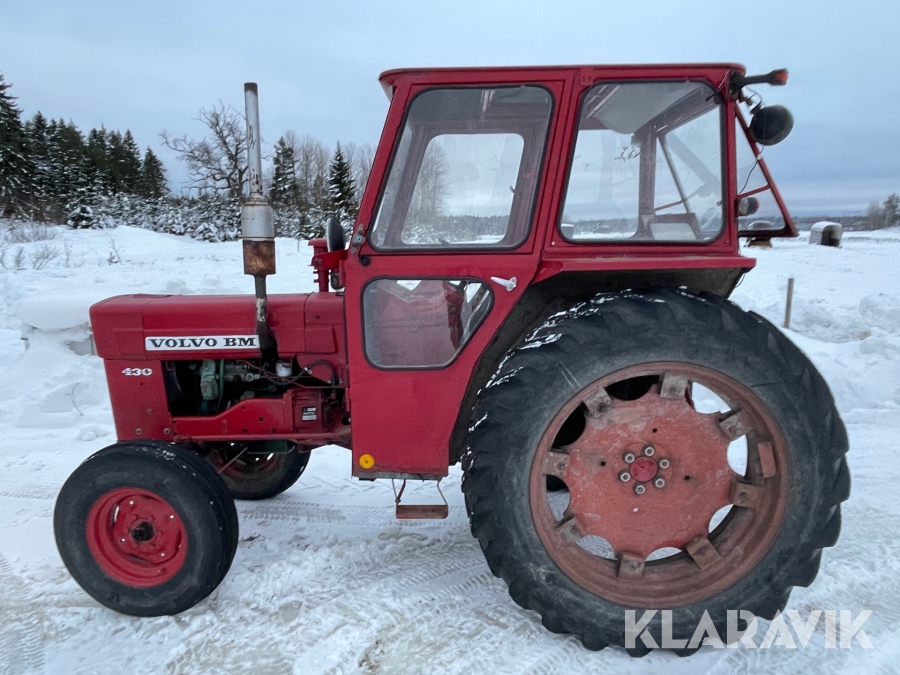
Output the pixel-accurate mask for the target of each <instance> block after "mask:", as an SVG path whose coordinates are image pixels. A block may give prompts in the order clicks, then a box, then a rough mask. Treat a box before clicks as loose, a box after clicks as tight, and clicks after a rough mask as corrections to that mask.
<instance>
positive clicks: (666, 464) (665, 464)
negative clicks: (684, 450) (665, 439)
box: [659, 459, 669, 469]
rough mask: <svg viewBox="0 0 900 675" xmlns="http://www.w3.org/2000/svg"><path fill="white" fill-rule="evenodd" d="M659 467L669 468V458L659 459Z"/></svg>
mask: <svg viewBox="0 0 900 675" xmlns="http://www.w3.org/2000/svg"><path fill="white" fill-rule="evenodd" d="M659 468H660V469H668V468H669V460H667V459H661V460H659Z"/></svg>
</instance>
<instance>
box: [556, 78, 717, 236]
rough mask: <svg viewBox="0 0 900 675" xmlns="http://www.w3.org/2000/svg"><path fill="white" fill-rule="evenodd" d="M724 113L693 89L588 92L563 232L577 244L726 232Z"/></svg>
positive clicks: (618, 87)
mask: <svg viewBox="0 0 900 675" xmlns="http://www.w3.org/2000/svg"><path fill="white" fill-rule="evenodd" d="M722 195H723V183H722V121H721V107H720V106H719V105H718V101H717V96H716V95H715V93H714V91H713V90H712V88H711V87H709V86H708V85H706V84H702V83H699V82H636V83H601V84H598V85H596V86H594V87H593V88H591V89H590V90H589V91H588V92H587V94H585V96H584V99H583V101H582V107H581V118H580V121H579V126H578V136H577V138H576V142H575V153H574V156H573V159H572V164H571V167H570V173H569V181H568V186H567V189H566V196H565V201H564V206H563V213H562V220H561V222H560V229H561V232H562V234H563V236H564V237H565V238H566V239H568V240H570V241H575V242H598V241H676V242H686V243H687V242H705V241H710V240H712V239H715V238H716V237H718V235H719V233H720V232H721V231H722V226H723V222H724V219H723V215H724V210H723V206H722V204H723V197H722Z"/></svg>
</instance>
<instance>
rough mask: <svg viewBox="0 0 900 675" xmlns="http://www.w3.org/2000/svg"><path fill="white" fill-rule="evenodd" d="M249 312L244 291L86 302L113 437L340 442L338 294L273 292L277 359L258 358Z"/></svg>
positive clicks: (342, 381) (343, 416) (342, 384)
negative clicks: (105, 383) (107, 394)
mask: <svg viewBox="0 0 900 675" xmlns="http://www.w3.org/2000/svg"><path fill="white" fill-rule="evenodd" d="M253 310H254V298H253V297H252V296H188V297H179V296H151V295H131V296H120V297H116V298H111V299H109V300H105V301H103V302H101V303H99V304H97V305H95V306H94V307H93V308H92V310H91V321H92V325H93V326H94V333H95V337H96V341H97V350H98V353H99V354H100V356H102V357H103V358H104V360H105V365H106V373H107V379H108V381H109V389H110V396H111V399H112V406H113V413H114V417H115V421H116V431H117V433H118V435H119V438H120V439H155V440H163V441H175V442H183V443H190V444H194V445H199V446H203V445H204V444H209V443H216V442H230V443H235V442H254V441H263V440H266V441H270V440H279V441H287V442H291V443H294V444H296V445H298V446H301V447H307V448H308V447H316V446H319V445H324V444H326V443H337V444H340V445H345V446H346V445H348V444H349V417H348V411H347V406H346V403H347V402H346V399H345V396H344V393H345V388H346V371H347V368H346V363H345V359H344V356H343V354H344V353H345V349H344V327H343V296H341V295H339V294H335V293H313V294H308V295H307V294H291V295H275V296H271V297H270V298H269V310H268V319H269V321H268V323H269V324H270V326H271V329H272V333H273V334H274V335H276V336H277V339H278V347H279V354H278V356H277V359H276V360H274V361H267V360H265V359H263V358H261V357H260V350H259V336H258V335H257V334H256V332H255V325H254V311H253ZM136 401H141V402H142V403H144V405H134V403H135V402H136Z"/></svg>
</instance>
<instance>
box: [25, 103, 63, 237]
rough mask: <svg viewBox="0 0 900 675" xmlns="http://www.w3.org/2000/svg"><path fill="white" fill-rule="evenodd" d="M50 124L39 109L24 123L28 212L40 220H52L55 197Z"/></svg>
mask: <svg viewBox="0 0 900 675" xmlns="http://www.w3.org/2000/svg"><path fill="white" fill-rule="evenodd" d="M50 132H51V126H50V124H48V122H47V118H46V117H44V116H43V115H42V114H41V112H40V111H38V112H37V113H35V115H34V117H32V118H31V119H30V120H29V121H28V122H26V123H25V138H26V141H27V144H28V157H29V160H30V162H31V168H32V172H31V185H30V186H29V188H30V190H29V191H30V196H31V199H30V202H31V208H30V212H31V215H32V217H33V218H35V219H36V220H38V221H41V222H47V221H49V220H52V212H53V205H54V202H55V201H56V199H55V196H56V195H55V186H54V184H53V172H52V168H51V164H50Z"/></svg>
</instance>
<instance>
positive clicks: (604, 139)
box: [332, 64, 795, 478]
mask: <svg viewBox="0 0 900 675" xmlns="http://www.w3.org/2000/svg"><path fill="white" fill-rule="evenodd" d="M776 72H779V73H780V72H781V71H776ZM770 76H771V74H770ZM742 78H743V79H746V78H745V76H744V71H743V68H742V67H740V66H735V65H729V64H722V65H696V66H690V65H688V66H658V67H648V66H640V67H638V66H610V67H579V68H571V67H570V68H565V67H559V68H537V69H525V68H523V69H518V68H499V69H452V70H451V69H447V70H441V69H437V70H428V71H418V70H417V71H391V72H388V73H385V74H383V75H382V77H381V82H382V86H383V87H384V89H385V91H386V92H387V94H388V96H389V97H390V99H391V106H390V111H389V113H388V119H387V124H386V126H385V132H384V134H383V136H382V139H381V143H380V144H379V147H378V152H377V155H376V159H375V163H374V166H373V171H372V174H371V176H370V179H369V183H368V186H367V189H366V192H365V196H364V198H363V200H362V204H361V208H360V213H359V217H358V222H357V224H356V228H355V232H354V234H353V237H352V242H351V247H350V249H349V251H347V253H346V254H343V255H340V256H338V257H339V258H342V259H341V260H340V262H339V266H338V267H337V268H336V269H338V270H339V275H340V282H339V283H340V285H341V287H343V288H344V292H345V302H346V304H347V312H346V315H347V330H348V336H355V337H353V338H350V339H349V340H348V360H349V367H350V371H351V372H352V389H356V388H357V387H358V388H359V390H361V391H365V392H366V395H365V396H364V397H363V398H361V399H359V398H356V397H354V396H352V395H351V406H352V412H351V416H352V419H353V421H354V425H356V424H357V423H359V426H358V427H357V428H358V429H361V430H362V431H361V432H356V433H355V434H354V443H353V451H354V469H353V470H354V474H355V475H357V476H358V477H361V478H375V477H413V476H416V477H423V476H427V477H439V476H441V475H444V474H445V472H446V467H447V465H448V463H453V462H454V461H456V460H457V459H458V458H459V456H460V455H461V453H462V452H463V450H464V448H463V443H462V439H463V438H464V436H465V430H466V428H467V424H468V409H469V406H467V405H466V404H465V403H464V405H463V406H462V410H461V407H460V401H465V402H468V401H471V400H472V397H473V395H474V394H475V392H476V391H477V390H478V389H480V388H481V387H483V386H484V385H485V383H486V382H487V379H488V377H489V376H490V374H491V373H492V372H493V371H494V369H495V368H496V367H497V365H498V364H499V362H500V361H501V359H502V358H503V356H504V354H506V353H507V352H508V351H509V350H510V349H511V348H512V347H514V346H515V345H516V343H517V342H518V341H521V340H522V339H523V337H524V336H525V335H526V334H527V332H528V331H529V330H531V329H533V328H535V327H536V326H537V325H539V323H540V321H541V320H543V319H544V318H545V317H546V316H547V315H548V314H549V313H552V311H551V309H552V308H555V307H557V306H563V305H566V304H567V303H568V305H571V304H572V303H574V302H577V301H579V300H583V299H585V298H588V297H591V296H593V295H595V294H597V293H599V292H601V291H604V290H610V289H615V288H627V287H632V288H633V287H636V286H637V287H653V286H658V285H668V286H673V287H679V286H686V287H688V288H690V289H692V290H694V291H703V290H706V291H711V292H714V293H717V294H719V295H723V296H727V295H728V294H729V293H730V291H731V289H732V288H733V287H734V285H735V284H736V283H737V282H738V280H739V279H740V277H741V275H742V274H743V273H744V272H746V271H747V270H748V269H750V268H751V267H752V266H753V264H754V261H753V260H752V259H750V258H744V257H742V256H740V254H739V249H738V240H739V237H741V236H749V237H754V238H759V237H763V238H769V237H774V236H792V235H794V234H795V230H794V225H793V221H792V220H791V218H790V215H789V214H788V212H787V209H786V208H785V206H784V203H783V201H782V200H781V196H780V194H779V193H778V191H777V189H776V188H775V186H774V183H773V182H772V181H771V178H770V176H769V173H768V169H767V167H766V166H765V162H764V161H763V159H762V157H761V151H760V149H759V145H758V144H757V142H756V141H755V140H754V137H753V135H752V133H751V127H750V126H749V125H748V123H747V122H746V121H745V120H744V117H743V116H742V113H741V111H740V106H741V101H742V96H743V94H742V93H741V91H742V89H741V80H742ZM772 124H773V123H771V122H770V126H771V125H772ZM771 131H772V130H771V129H769V132H770V136H769V137H767V138H771ZM739 150H740V152H739ZM738 156H740V157H741V159H742V160H745V158H746V156H749V157H750V158H752V161H750V162H749V163H748V162H746V161H743V163H742V164H741V165H740V166H739V165H738V163H737V161H736V158H737V157H738ZM748 186H749V187H748ZM761 199H762V201H763V202H764V203H765V204H766V206H767V207H769V208H768V210H767V214H768V218H769V220H768V221H765V225H766V227H767V228H768V229H765V230H763V231H760V230H759V229H758V227H759V222H760V218H761V215H762V214H761V215H757V216H755V217H753V221H754V223H756V226H755V227H754V229H753V230H747V231H743V230H742V223H743V222H744V221H745V219H746V218H749V217H751V216H752V214H754V213H756V211H757V210H758V209H759V205H760V200H761ZM332 260H333V261H334V263H335V264H336V265H338V260H337V258H332ZM510 324H511V325H514V326H516V327H517V328H516V330H515V331H512V330H510V329H509V327H508V326H509V325H510ZM504 326H507V328H506V329H504ZM423 401H428V405H427V406H423V405H422V402H423ZM398 420H402V422H400V423H398ZM362 458H365V459H364V460H362ZM361 460H362V463H361ZM448 460H449V462H448Z"/></svg>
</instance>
